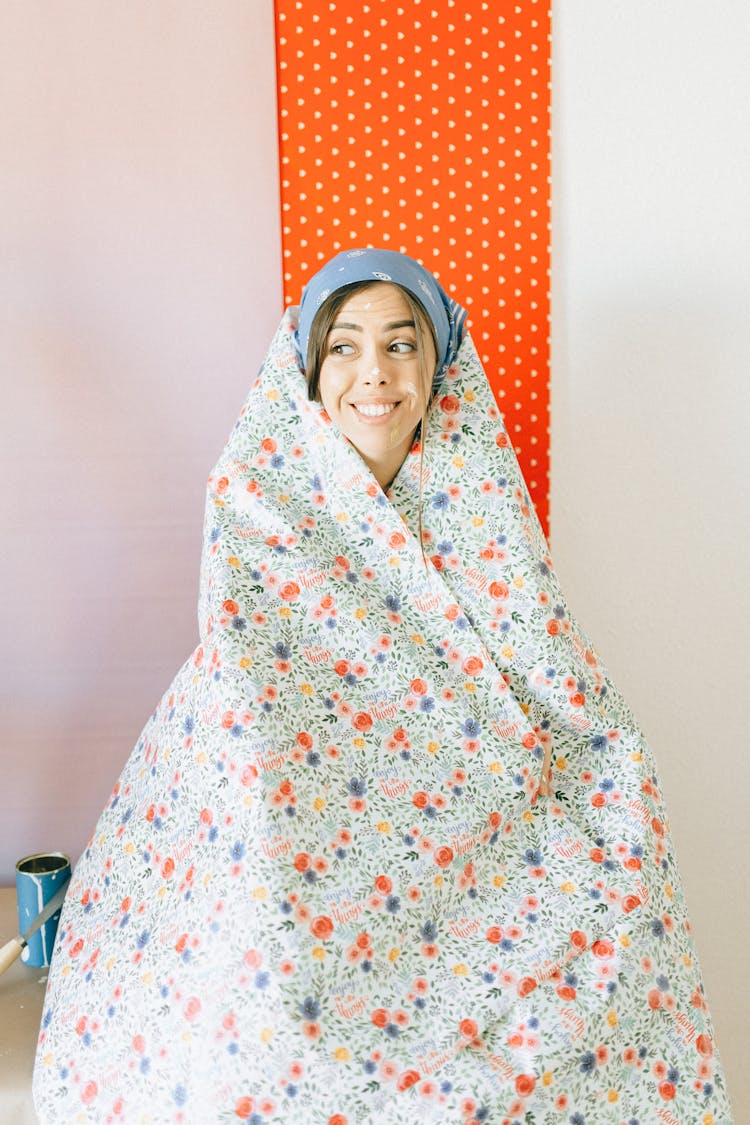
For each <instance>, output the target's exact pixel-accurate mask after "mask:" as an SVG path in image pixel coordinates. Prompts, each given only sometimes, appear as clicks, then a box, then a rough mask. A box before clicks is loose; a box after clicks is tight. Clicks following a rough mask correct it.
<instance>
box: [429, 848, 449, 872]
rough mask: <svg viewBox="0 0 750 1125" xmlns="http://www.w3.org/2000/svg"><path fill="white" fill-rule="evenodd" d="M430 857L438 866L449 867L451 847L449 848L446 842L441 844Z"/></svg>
mask: <svg viewBox="0 0 750 1125" xmlns="http://www.w3.org/2000/svg"><path fill="white" fill-rule="evenodd" d="M432 858H433V859H434V860H435V863H436V864H437V865H438V867H450V865H451V863H453V849H452V848H449V847H448V845H447V844H443V845H442V846H441V847H439V848H435V851H434V852H433V854H432Z"/></svg>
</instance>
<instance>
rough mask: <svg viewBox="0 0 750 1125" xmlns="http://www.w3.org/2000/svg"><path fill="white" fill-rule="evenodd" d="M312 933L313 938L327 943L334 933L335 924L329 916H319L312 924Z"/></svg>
mask: <svg viewBox="0 0 750 1125" xmlns="http://www.w3.org/2000/svg"><path fill="white" fill-rule="evenodd" d="M310 932H311V933H312V935H313V937H316V938H319V939H320V940H321V941H326V940H327V939H328V938H329V937H330V936H331V935H332V933H333V922H332V921H331V919H330V918H329V917H328V915H327V914H318V915H316V917H315V918H313V920H312V922H311V923H310Z"/></svg>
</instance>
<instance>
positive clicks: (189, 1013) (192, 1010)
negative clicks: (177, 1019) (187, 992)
mask: <svg viewBox="0 0 750 1125" xmlns="http://www.w3.org/2000/svg"><path fill="white" fill-rule="evenodd" d="M200 1010H201V1002H200V1000H199V999H198V997H197V996H191V997H190V999H189V1000H188V1002H187V1004H186V1005H185V1011H184V1012H183V1015H184V1017H185V1019H186V1020H189V1021H192V1020H194V1019H195V1018H196V1016H197V1015H198V1014H199V1012H200Z"/></svg>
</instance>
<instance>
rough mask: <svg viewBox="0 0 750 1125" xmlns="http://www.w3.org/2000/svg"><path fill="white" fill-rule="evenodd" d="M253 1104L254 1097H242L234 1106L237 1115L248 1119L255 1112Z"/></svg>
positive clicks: (244, 1119)
mask: <svg viewBox="0 0 750 1125" xmlns="http://www.w3.org/2000/svg"><path fill="white" fill-rule="evenodd" d="M253 1105H254V1102H253V1099H252V1098H240V1099H239V1100H238V1102H237V1104H236V1106H235V1107H234V1112H235V1115H236V1116H237V1117H239V1118H240V1119H241V1120H242V1121H246V1120H247V1118H248V1117H249V1116H250V1114H251V1113H252V1112H253Z"/></svg>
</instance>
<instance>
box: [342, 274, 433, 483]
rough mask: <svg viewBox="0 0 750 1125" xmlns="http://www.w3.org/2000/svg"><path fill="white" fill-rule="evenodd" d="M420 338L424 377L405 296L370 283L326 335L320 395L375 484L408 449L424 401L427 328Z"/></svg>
mask: <svg viewBox="0 0 750 1125" xmlns="http://www.w3.org/2000/svg"><path fill="white" fill-rule="evenodd" d="M422 338H423V348H424V352H425V360H426V367H427V369H428V372H429V378H428V379H427V380H425V379H424V378H423V377H422V375H421V373H420V364H419V355H418V352H417V332H416V326H415V324H414V319H413V316H412V312H411V309H410V307H409V304H408V302H407V301H406V299H405V297H404V295H403V293H402V292H401V290H400V289H399V288H398V286H396V285H389V284H388V283H387V282H377V283H375V284H373V285H371V286H368V288H367V289H361V290H359V291H358V292H357V293H355V294H354V295H353V296H352V297H351V298H350V299H349V300H348V301H346V302H345V303H344V304H343V305H342V306H341V309H340V310H339V312H338V315H337V317H336V320H335V321H334V324H333V327H332V328H331V331H330V332H329V333H328V337H327V339H326V343H325V348H324V358H323V362H322V364H321V367H320V399H321V402H322V403H323V406H324V407H325V409H326V411H327V412H328V414H329V415H330V417H331V419H332V420H333V421H334V422H335V423H336V425H337V426H338V428H339V429H340V430H341V432H342V433H343V434H344V435H345V436H346V437H348V438H349V440H350V441H351V443H352V445H354V447H355V448H356V449H357V451H358V452H359V454H360V456H361V457H362V459H363V460H364V461H365V462H366V463H367V465H368V466H369V468H370V469H371V471H372V472H373V474H374V476H375V478H376V479H377V481H378V483H379V484H380V486H381V487H382V488H385V487H386V485H388V484H389V483H390V482H391V481H392V480H393V478H394V477H395V475H396V473H397V472H398V470H399V469H400V467H401V465H402V463H403V461H404V458H405V457H406V454H407V453H408V452H409V449H410V448H411V444H412V440H413V438H414V431H415V430H416V428H417V425H418V424H419V422H420V420H421V418H422V413H423V411H424V408H425V404H426V401H427V391H428V387H429V386H430V385H431V382H432V373H433V371H434V370H435V362H436V357H435V348H434V346H433V343H432V340H431V338H430V333H429V332H423V333H422ZM425 384H426V385H425Z"/></svg>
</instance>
